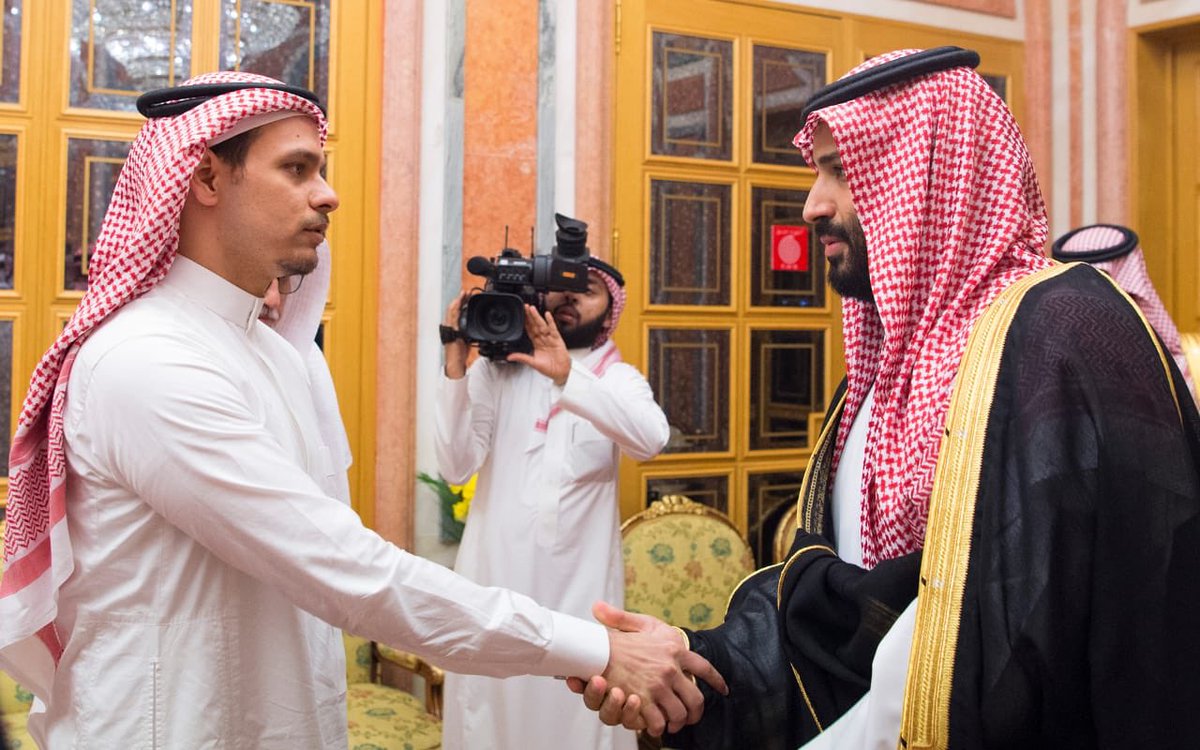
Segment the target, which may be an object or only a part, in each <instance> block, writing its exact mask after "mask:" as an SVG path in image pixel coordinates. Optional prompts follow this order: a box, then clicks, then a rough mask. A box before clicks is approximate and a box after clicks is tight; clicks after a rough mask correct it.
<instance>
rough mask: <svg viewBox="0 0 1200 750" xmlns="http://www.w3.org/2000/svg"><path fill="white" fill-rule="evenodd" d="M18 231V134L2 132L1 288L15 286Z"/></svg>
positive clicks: (0, 157)
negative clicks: (15, 253)
mask: <svg viewBox="0 0 1200 750" xmlns="http://www.w3.org/2000/svg"><path fill="white" fill-rule="evenodd" d="M16 231H17V136H15V135H12V134H10V133H0V289H12V288H13V268H14V267H15V265H16V259H15V257H14V252H15V249H16V244H15V242H14V239H13V238H14V236H15V235H16Z"/></svg>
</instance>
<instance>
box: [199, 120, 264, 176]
mask: <svg viewBox="0 0 1200 750" xmlns="http://www.w3.org/2000/svg"><path fill="white" fill-rule="evenodd" d="M261 130H262V128H251V129H250V130H247V131H246V132H245V133H238V134H237V135H235V136H234V137H232V138H230V139H229V140H227V141H221V142H220V143H218V144H216V145H215V146H210V147H209V149H210V150H211V151H212V152H213V153H214V154H216V155H217V158H218V159H220V160H221V161H223V162H225V163H226V164H228V165H229V166H231V167H233V168H234V169H241V168H242V167H243V166H244V165H245V164H246V154H248V153H250V146H251V145H253V143H254V141H255V139H256V138H258V136H259V131H261Z"/></svg>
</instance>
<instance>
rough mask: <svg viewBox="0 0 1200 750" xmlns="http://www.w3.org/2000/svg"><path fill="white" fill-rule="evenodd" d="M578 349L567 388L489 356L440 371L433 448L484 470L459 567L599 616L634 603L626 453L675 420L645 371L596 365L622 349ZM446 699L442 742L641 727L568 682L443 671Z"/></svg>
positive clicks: (489, 744) (461, 474)
mask: <svg viewBox="0 0 1200 750" xmlns="http://www.w3.org/2000/svg"><path fill="white" fill-rule="evenodd" d="M571 354H572V360H573V361H572V366H571V373H570V375H569V377H568V378H567V382H566V385H565V386H564V387H562V388H558V387H556V386H555V385H554V383H553V382H552V381H551V380H550V379H549V378H547V377H545V376H543V375H540V374H539V373H537V372H536V371H535V370H533V369H531V368H529V367H526V366H524V365H509V364H496V363H493V362H490V361H488V360H484V359H481V360H479V361H477V362H475V364H473V365H472V366H471V368H470V369H469V370H468V372H467V375H466V377H464V378H460V379H458V380H450V379H448V378H446V377H445V376H444V375H443V377H442V381H441V393H440V394H439V399H438V404H437V439H436V447H437V459H438V470H439V471H440V472H441V474H442V476H443V477H444V478H446V479H447V480H448V481H450V482H452V483H455V484H458V483H462V482H465V481H466V480H467V479H468V478H469V477H470V476H471V475H472V474H473V473H475V472H477V471H478V473H479V478H478V482H477V485H476V492H475V497H474V499H473V500H472V501H471V510H470V514H469V515H468V517H467V525H466V530H465V533H464V535H463V540H462V545H461V547H460V548H459V551H458V560H457V564H456V565H455V570H457V571H458V572H459V573H462V574H463V575H465V576H466V577H468V578H470V579H471V580H473V581H476V582H477V583H481V584H484V585H489V586H504V587H507V588H512V589H513V590H515V591H519V592H521V593H523V594H527V595H529V596H530V597H532V598H533V599H534V600H536V601H537V602H538V603H540V604H542V605H544V606H547V607H550V608H552V609H556V610H558V611H561V612H566V613H569V614H573V615H577V616H579V617H590V612H591V606H592V604H593V602H595V601H596V600H597V599H604V600H606V601H608V602H611V603H613V604H616V605H617V606H620V605H621V603H622V602H623V601H624V598H625V597H624V587H625V576H624V569H623V566H622V563H621V548H620V544H621V537H620V532H619V529H618V519H619V509H618V503H617V468H618V460H619V450H618V448H619V449H620V450H623V451H624V452H625V453H627V454H629V455H630V456H632V457H634V458H636V459H639V460H645V459H649V458H651V457H653V456H655V455H657V454H658V452H659V451H661V450H662V448H663V447H664V446H665V445H666V442H667V439H668V437H669V428H668V425H667V419H666V416H665V415H664V414H663V412H662V409H660V408H659V406H658V404H656V403H655V402H654V395H653V393H652V392H651V390H650V386H649V385H648V384H647V383H646V379H645V378H643V377H642V375H641V373H639V372H638V371H637V370H636V369H635V368H633V367H631V366H629V365H627V364H623V363H620V362H616V363H614V364H611V365H609V366H608V367H607V369H604V370H603V374H602V375H599V376H597V375H596V374H595V373H594V372H593V369H599V367H598V366H599V364H600V363H601V362H602V361H603V360H604V359H605V358H609V359H611V358H612V357H613V355H615V354H616V352H615V351H613V344H612V342H611V341H610V342H607V343H605V344H604V345H603V346H601V347H600V348H598V349H596V350H595V351H594V352H590V353H589V352H586V351H572V353H571ZM555 407H558V409H555ZM552 409H554V415H553V416H552V417H551V418H550V419H549V420H548V422H544V425H545V427H544V429H540V428H539V427H538V423H539V422H540V421H543V420H546V417H547V416H548V415H550V414H551V412H552ZM445 697H446V700H445V712H444V713H445V716H444V721H443V737H442V743H443V744H442V746H443V747H444V748H446V750H460V749H466V750H480V749H485V748H501V749H507V748H513V749H516V748H521V749H522V750H525V749H528V750H540V748H562V747H570V748H573V749H575V750H590V749H592V748H596V749H597V750H599V749H601V748H603V749H604V750H608V749H609V748H614V749H615V748H621V749H622V750H624V749H626V748H633V747H634V746H635V745H636V741H635V737H634V735H633V733H632V732H629V731H627V730H624V729H621V728H620V727H615V728H614V727H605V726H604V725H602V724H601V723H600V722H599V721H598V720H597V718H596V715H595V714H594V713H593V712H591V711H588V710H587V709H586V708H585V707H584V705H583V702H582V701H581V700H580V699H579V696H577V695H573V694H572V693H570V692H569V691H568V690H567V688H566V687H565V686H564V685H563V684H561V683H559V682H555V681H550V680H539V679H534V678H509V679H506V680H503V681H501V680H495V679H490V678H486V677H465V676H460V675H447V677H446V694H445Z"/></svg>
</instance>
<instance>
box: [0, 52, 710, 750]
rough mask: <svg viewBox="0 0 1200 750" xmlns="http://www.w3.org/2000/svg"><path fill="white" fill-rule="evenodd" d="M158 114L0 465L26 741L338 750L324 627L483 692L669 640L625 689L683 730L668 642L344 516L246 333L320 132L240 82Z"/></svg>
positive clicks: (265, 349) (323, 444) (326, 199)
mask: <svg viewBox="0 0 1200 750" xmlns="http://www.w3.org/2000/svg"><path fill="white" fill-rule="evenodd" d="M152 94H154V95H156V96H153V97H152V96H151V95H150V94H148V95H147V99H146V100H145V102H146V111H144V113H145V114H148V115H149V116H151V117H152V118H155V119H152V120H151V121H150V122H149V123H148V124H147V125H146V126H145V127H144V128H143V131H142V133H141V134H140V135H139V137H138V140H137V141H136V142H135V143H134V145H133V147H132V148H131V151H130V156H129V159H128V160H127V162H126V164H125V167H124V168H123V169H122V172H121V176H120V178H119V180H118V184H117V187H116V190H115V191H114V195H113V200H112V202H111V203H110V207H109V211H108V214H107V215H106V218H105V222H104V227H103V229H102V231H101V235H100V238H99V239H98V241H97V248H96V253H95V255H94V256H93V258H92V265H91V276H90V278H89V289H88V292H87V294H86V295H85V297H84V298H83V300H82V301H81V302H80V305H79V307H78V309H77V311H76V313H75V315H74V316H73V317H72V319H71V321H69V322H68V324H67V326H66V327H65V329H64V332H63V334H62V335H61V336H60V338H59V339H58V340H57V341H56V342H55V344H54V345H53V346H52V347H51V349H50V350H49V351H48V352H47V354H46V355H45V356H44V357H43V359H42V362H41V363H40V364H39V366H38V368H37V370H36V371H35V373H34V377H33V380H32V383H31V386H30V391H29V394H28V396H27V399H26V405H25V410H24V411H23V414H22V418H21V422H20V425H19V428H18V432H17V435H16V438H15V439H14V447H13V453H12V458H11V460H10V465H11V466H12V470H11V471H12V478H11V481H10V489H9V506H8V507H9V509H10V516H9V518H8V529H7V533H6V540H5V541H6V548H5V561H6V566H5V575H4V578H3V580H0V664H2V666H3V667H4V668H5V669H6V670H7V671H9V672H11V673H12V674H13V675H14V676H15V677H16V678H17V679H18V680H19V681H21V682H22V684H24V685H25V686H27V687H28V688H30V689H31V690H32V691H33V692H34V694H35V696H36V701H35V707H34V710H33V713H32V714H31V717H30V723H29V727H30V732H31V734H32V735H33V736H34V738H35V740H36V741H37V742H38V743H39V745H41V746H42V747H44V748H46V747H48V748H68V747H97V748H191V747H217V746H221V747H245V748H287V749H288V750H291V749H292V748H337V750H343V748H345V747H346V741H347V740H346V708H345V690H346V686H345V666H344V657H343V648H342V643H341V637H340V633H339V632H338V628H344V629H346V630H349V631H352V632H355V633H357V634H360V635H363V636H365V637H368V638H372V639H374V640H378V641H382V642H385V643H390V644H394V645H397V646H402V647H404V648H406V649H409V650H412V651H414V652H416V653H418V654H421V655H423V656H426V657H432V658H436V660H437V661H438V663H440V664H442V665H443V666H445V667H447V668H448V669H458V670H464V671H470V672H476V673H484V674H489V675H495V676H508V675H516V674H538V675H544V676H557V675H576V674H589V673H593V672H597V671H599V670H603V669H605V665H606V663H607V661H608V659H609V658H610V656H616V655H618V654H620V653H622V652H623V651H626V650H629V649H632V650H638V651H641V652H642V655H641V656H635V657H634V659H635V660H636V661H642V660H645V659H653V658H654V656H653V653H652V651H651V650H650V649H649V648H647V647H648V646H651V645H653V643H652V642H654V641H656V640H657V641H659V642H660V647H661V646H666V647H668V648H675V649H676V651H675V655H676V656H679V657H680V661H678V662H677V663H676V665H677V666H678V668H679V669H678V670H677V671H678V674H675V673H672V674H671V676H670V677H669V678H668V679H667V680H665V681H662V684H657V685H656V684H650V683H646V682H644V681H643V682H640V683H630V684H631V685H636V686H637V689H640V691H642V692H645V693H646V694H649V695H657V696H658V697H659V699H660V700H661V705H662V709H663V711H664V713H666V714H668V715H670V716H673V717H675V718H677V719H679V718H681V717H682V715H683V714H685V713H687V712H689V711H692V710H694V700H695V698H697V697H698V695H696V696H693V695H692V694H691V693H690V692H689V690H688V688H687V685H688V684H690V681H688V679H687V677H686V676H685V675H684V674H683V670H684V669H686V670H688V671H692V672H696V671H697V670H699V671H700V672H701V673H702V674H703V673H704V669H705V665H704V664H703V663H701V662H697V661H694V660H691V659H690V658H689V657H686V655H684V654H682V653H681V652H680V651H679V649H678V638H677V636H676V635H675V634H674V633H671V632H670V631H669V629H654V628H650V629H649V631H648V632H644V633H637V634H626V633H619V632H610V633H606V632H605V631H604V629H603V628H601V627H600V626H598V625H596V624H594V623H589V622H586V621H584V620H581V619H578V618H575V617H571V616H569V615H562V614H558V613H555V612H551V611H549V610H546V609H543V608H542V607H540V606H538V605H537V604H535V603H534V602H533V601H532V600H531V599H529V598H528V597H525V596H523V595H520V594H517V593H513V592H510V591H505V590H502V589H495V588H484V587H480V586H478V585H476V584H473V583H471V582H469V581H467V580H465V579H463V578H461V577H460V576H457V575H455V574H453V573H452V572H450V571H448V570H446V569H445V568H443V567H441V566H438V565H436V564H434V563H431V562H428V561H425V560H422V559H420V558H416V557H413V556H411V555H409V554H407V553H405V552H404V551H403V550H400V549H399V548H397V547H395V546H393V545H391V544H389V543H388V542H386V541H385V540H383V539H382V538H380V537H379V536H378V535H376V534H375V533H373V532H372V531H370V530H368V529H366V528H364V527H363V526H362V524H361V522H360V520H359V519H358V517H357V515H356V514H355V513H354V512H353V510H352V509H351V508H350V507H349V506H348V505H347V504H346V503H345V502H342V501H340V500H339V499H338V498H337V494H338V493H337V491H336V488H335V487H334V486H333V485H334V484H335V483H334V482H333V480H334V479H335V478H336V477H337V475H338V474H339V472H341V471H343V470H344V465H343V464H342V462H341V461H339V460H338V458H337V457H336V456H335V455H333V454H334V451H332V450H331V442H330V440H329V439H328V438H327V436H326V435H323V434H322V429H321V418H320V417H319V411H320V409H319V406H318V405H317V404H315V403H314V398H313V390H312V388H311V381H310V372H309V370H308V368H307V367H306V365H305V362H304V359H303V358H302V356H301V353H300V351H299V350H298V349H297V348H296V347H295V346H293V345H292V344H290V343H289V342H288V341H287V340H285V339H284V338H283V337H281V336H280V335H278V334H276V333H275V332H273V331H271V330H270V329H268V328H267V327H266V326H265V325H263V324H262V323H261V322H260V321H259V320H258V318H259V315H260V312H261V309H262V305H263V299H262V296H261V295H263V294H264V293H265V291H266V290H267V288H268V287H269V285H270V284H271V282H272V280H273V279H276V278H279V277H283V276H290V275H294V274H304V273H308V272H310V271H312V269H313V267H314V266H315V265H316V263H317V258H318V253H317V248H318V246H319V245H320V244H321V243H323V241H324V235H325V231H326V229H327V227H328V223H329V219H328V215H329V214H330V213H331V212H332V211H333V210H334V209H335V208H336V207H337V196H336V194H335V193H334V192H333V190H332V189H331V188H330V186H329V185H328V184H327V183H326V182H325V180H324V178H323V176H322V174H321V172H322V167H323V164H324V154H323V149H322V146H323V143H324V132H325V121H324V116H323V112H322V111H321V110H320V109H319V108H318V107H317V105H316V104H315V103H314V102H315V96H313V95H312V94H311V92H305V91H303V90H297V89H294V88H292V87H287V86H285V85H283V84H281V83H279V82H278V81H273V80H271V79H268V78H265V77H262V76H255V75H252V74H245V73H214V74H206V75H203V76H200V77H198V78H196V79H193V81H191V82H189V84H188V85H185V86H183V87H180V88H178V89H172V90H168V91H167V92H166V93H165V94H164V92H152ZM713 679H719V678H715V677H714V678H713ZM551 682H552V681H551Z"/></svg>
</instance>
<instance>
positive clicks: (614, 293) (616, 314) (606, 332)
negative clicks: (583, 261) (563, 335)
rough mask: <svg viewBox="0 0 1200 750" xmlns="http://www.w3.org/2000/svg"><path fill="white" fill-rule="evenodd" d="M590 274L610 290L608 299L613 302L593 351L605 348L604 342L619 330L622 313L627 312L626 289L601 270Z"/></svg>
mask: <svg viewBox="0 0 1200 750" xmlns="http://www.w3.org/2000/svg"><path fill="white" fill-rule="evenodd" d="M588 273H594V274H596V276H598V277H599V278H600V280H601V281H603V282H604V286H605V288H606V289H608V298H609V300H611V302H612V306H611V309H610V310H609V313H610V314H609V316H608V320H607V321H605V323H604V328H602V329H600V335H598V336H597V337H596V341H595V342H594V343H593V344H592V349H599V348H600V347H602V346H604V342H606V341H608V340H609V339H610V338H612V335H613V331H615V330H617V323H618V322H620V320H621V313H622V312H624V311H625V287H623V286H621V285H620V284H618V283H617V280H616V279H614V278H613V277H612V276H609V275H608V274H606V273H605V272H604V271H601V270H600V269H599V268H589V269H588Z"/></svg>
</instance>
